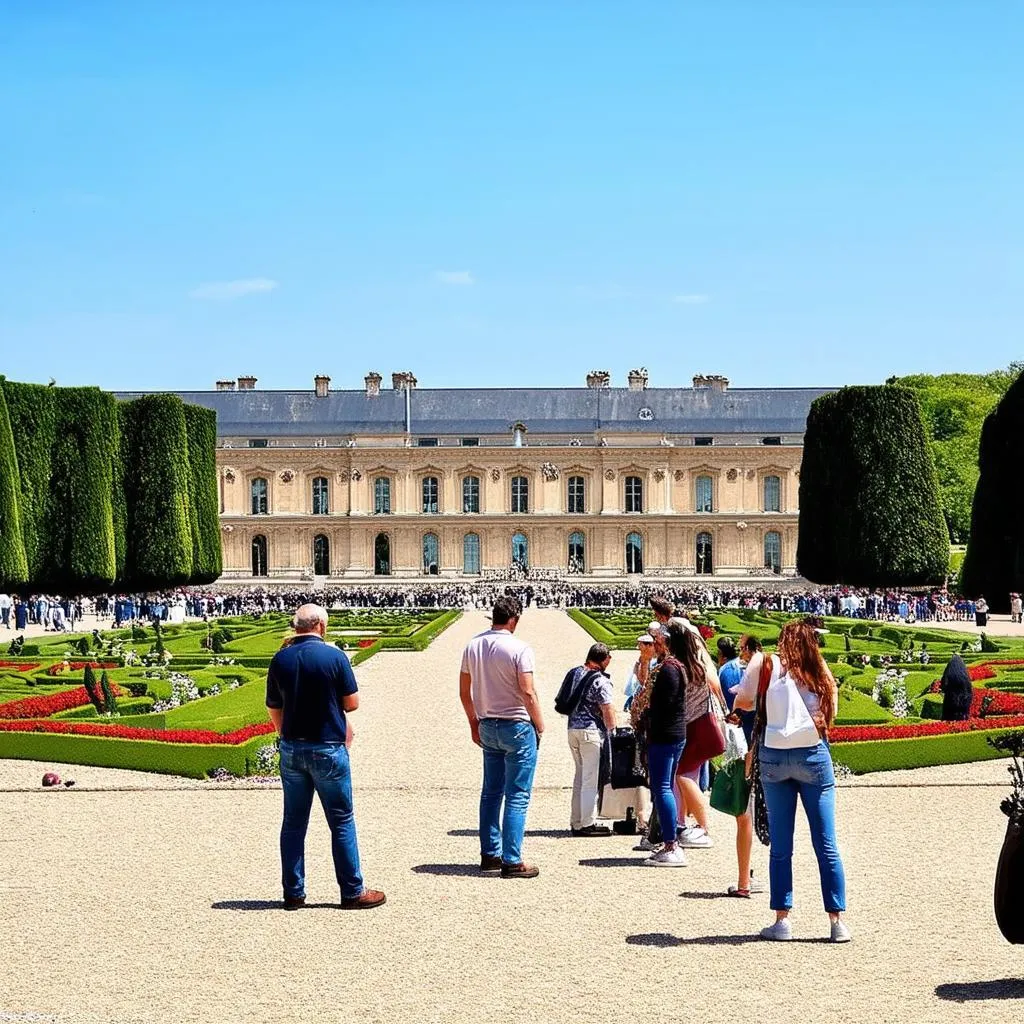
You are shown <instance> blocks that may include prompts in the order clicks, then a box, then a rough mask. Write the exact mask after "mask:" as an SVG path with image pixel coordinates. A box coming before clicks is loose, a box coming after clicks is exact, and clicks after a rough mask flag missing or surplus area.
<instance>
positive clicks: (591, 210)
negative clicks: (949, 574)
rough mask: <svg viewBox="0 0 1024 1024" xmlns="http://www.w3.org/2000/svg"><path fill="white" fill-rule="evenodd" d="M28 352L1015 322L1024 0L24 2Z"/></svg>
mask: <svg viewBox="0 0 1024 1024" xmlns="http://www.w3.org/2000/svg"><path fill="white" fill-rule="evenodd" d="M0 28H2V31H0V96H2V98H3V99H2V108H3V111H4V114H3V131H2V135H0V140H2V141H0V344H2V353H3V356H2V359H0V372H4V373H6V374H7V375H8V376H9V377H12V378H15V379H22V380H43V381H45V380H48V379H49V378H50V377H55V378H57V380H58V382H59V383H61V384H69V385H70V384H99V385H101V386H103V387H107V388H112V389H127V388H139V389H153V388H175V389H193V388H205V387H209V386H212V382H213V381H214V380H215V379H216V378H219V377H234V376H237V375H239V374H242V373H251V374H253V375H255V376H257V377H259V379H260V385H261V386H269V387H281V388H283V387H306V386H311V382H312V377H313V374H314V373H317V372H326V373H328V374H330V376H331V377H332V379H333V386H335V387H356V386H361V382H362V377H363V375H364V374H365V372H366V371H367V370H369V369H377V370H379V371H380V372H382V373H384V374H385V375H388V374H390V372H391V371H393V370H398V369H405V368H409V369H412V370H413V371H414V372H415V373H416V374H417V376H418V378H419V381H420V385H421V386H470V385H474V384H476V385H481V386H485V385H486V386H501V385H506V384H507V385H524V386H525V385H538V386H539V385H571V386H581V385H582V384H583V377H584V375H585V373H586V371H587V370H588V369H592V368H603V369H609V370H611V371H612V374H613V379H614V382H615V383H619V384H621V383H624V381H625V374H626V371H627V370H628V369H629V368H630V367H632V366H636V365H644V366H646V367H647V368H648V369H649V371H650V373H651V381H652V383H653V384H656V385H669V384H682V383H688V381H689V378H690V376H692V374H694V373H698V372H703V373H724V374H726V375H728V376H729V377H730V378H731V379H732V380H733V382H734V384H736V385H739V386H765V385H778V386H795V385H816V384H817V385H836V384H843V383H853V382H875V381H881V380H884V379H885V378H886V377H887V376H889V375H890V374H893V373H910V372H942V371H952V370H965V371H967V370H970V371H973V370H979V371H980V370H986V369H992V368H996V367H999V366H1005V365H1006V364H1007V363H1009V362H1010V361H1011V360H1012V359H1019V358H1020V357H1021V355H1022V354H1024V337H1022V333H1024V332H1022V325H1024V288H1022V276H1024V190H1022V189H1021V182H1022V181H1024V133H1022V132H1021V124H1020V117H1021V110H1022V109H1024V103H1022V101H1024V61H1021V59H1020V54H1021V52H1022V51H1024V6H1022V5H1021V4H1019V3H1017V2H1009V0H1008V2H998V0H990V2H986V3H981V4H975V3H968V2H966V0H942V2H939V3H935V2H929V3H918V2H915V0H898V2H896V3H892V2H889V0H886V2H877V3H872V2H867V0H862V2H858V3H845V2H842V3H828V4H814V3H811V2H809V0H807V2H803V3H786V2H784V0H772V2H770V3H768V2H764V0H759V2H757V3H730V2H728V0H723V2H718V3H710V2H709V3H700V4H697V3H667V2H661V3H643V2H634V3H629V4H627V3H622V2H615V3H611V2H602V0H588V2H586V3H583V2H570V0H547V2H544V3H532V2H526V0H522V2H516V3H506V2H496V0H489V2H477V3H470V2H468V0H466V2H461V3H455V2H443V0H415V2H409V3H399V2H388V0H380V2H376V3H371V2H369V0H349V2H343V0H335V2H330V3H327V2H325V3H312V2H305V0H294V2H292V3H288V4H282V3H279V2H262V0H247V2H245V3H236V2H234V0H218V2H213V3H211V2H209V0H206V2H202V3H196V2H191V0H178V2H175V3H169V2H166V0H164V2H160V3H155V2H150V0H133V2H127V0H126V2H117V3H115V2H104V0H88V2H81V0H74V2H69V0H50V2H47V3H43V4H39V3H25V2H22V0H0Z"/></svg>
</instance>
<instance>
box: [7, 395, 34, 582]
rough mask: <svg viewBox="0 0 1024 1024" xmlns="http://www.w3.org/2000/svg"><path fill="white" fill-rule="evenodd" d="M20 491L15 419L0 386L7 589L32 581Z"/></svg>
mask: <svg viewBox="0 0 1024 1024" xmlns="http://www.w3.org/2000/svg"><path fill="white" fill-rule="evenodd" d="M18 492H19V482H18V456H17V453H16V451H15V448H14V435H13V433H12V432H11V420H10V417H9V416H8V415H7V402H6V401H5V400H4V393H3V389H2V388H0V587H4V588H5V589H7V588H10V587H17V586H20V585H21V584H22V583H26V582H27V581H28V560H27V559H26V558H25V538H24V537H23V536H22V532H21V501H20V496H19V493H18Z"/></svg>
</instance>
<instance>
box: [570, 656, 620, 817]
mask: <svg viewBox="0 0 1024 1024" xmlns="http://www.w3.org/2000/svg"><path fill="white" fill-rule="evenodd" d="M611 660H612V655H611V651H609V650H608V647H607V645H605V644H601V643H597V644H594V645H593V646H592V647H591V648H590V650H589V652H588V653H587V660H586V662H584V664H582V665H580V666H579V667H577V668H573V669H570V670H569V672H568V673H567V675H566V677H565V680H564V682H563V684H562V685H563V686H565V685H566V684H568V686H569V687H570V688H571V692H572V693H578V697H577V698H576V701H575V705H574V706H573V708H572V709H571V710H570V712H569V751H570V753H571V754H572V759H573V763H574V764H575V765H576V774H575V775H574V777H573V780H572V811H571V815H570V821H569V827H570V831H571V832H572V834H573V835H574V836H584V837H589V836H610V835H611V832H612V830H611V829H610V828H608V826H607V825H599V824H598V823H597V802H598V796H599V795H600V786H599V778H600V774H601V751H602V750H603V749H604V740H605V736H607V735H608V732H609V730H611V729H614V728H615V712H614V710H613V709H612V682H611V680H610V679H609V678H608V665H609V663H610V662H611Z"/></svg>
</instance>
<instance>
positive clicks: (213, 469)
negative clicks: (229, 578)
mask: <svg viewBox="0 0 1024 1024" xmlns="http://www.w3.org/2000/svg"><path fill="white" fill-rule="evenodd" d="M185 427H186V429H187V431H188V463H189V475H190V479H189V498H190V500H191V512H190V517H189V519H190V525H191V528H192V531H193V533H192V582H193V583H212V582H213V581H214V580H215V579H217V577H218V576H220V574H221V571H222V569H223V563H222V555H221V535H220V499H219V497H218V494H217V414H216V413H215V412H214V411H213V410H212V409H205V408H203V407H202V406H200V405H186V406H185Z"/></svg>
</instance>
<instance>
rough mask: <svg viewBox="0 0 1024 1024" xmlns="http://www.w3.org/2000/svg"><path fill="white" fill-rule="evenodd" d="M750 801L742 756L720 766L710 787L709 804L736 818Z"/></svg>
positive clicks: (742, 812) (748, 785)
mask: <svg viewBox="0 0 1024 1024" xmlns="http://www.w3.org/2000/svg"><path fill="white" fill-rule="evenodd" d="M749 801H750V783H749V782H748V781H747V778H746V763H745V761H744V759H743V758H742V757H738V758H736V760H735V761H730V762H729V763H728V764H727V765H725V766H724V767H722V768H720V769H719V770H718V773H717V774H716V775H715V782H714V785H712V787H711V806H712V807H714V809H715V810H716V811H721V812H722V813H723V814H730V815H732V817H734V818H738V817H739V816H740V815H741V814H746V813H747V805H748V803H749Z"/></svg>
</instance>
